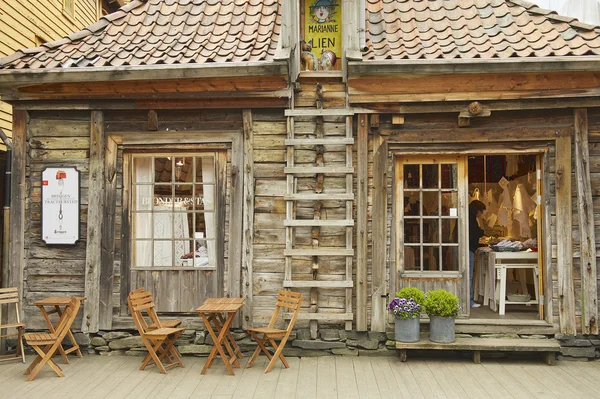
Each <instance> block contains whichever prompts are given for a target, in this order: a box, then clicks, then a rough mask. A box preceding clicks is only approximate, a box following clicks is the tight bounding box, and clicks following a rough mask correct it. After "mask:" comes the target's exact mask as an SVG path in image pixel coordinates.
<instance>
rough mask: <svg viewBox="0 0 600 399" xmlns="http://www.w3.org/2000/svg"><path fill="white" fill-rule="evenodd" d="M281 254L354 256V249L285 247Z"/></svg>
mask: <svg viewBox="0 0 600 399" xmlns="http://www.w3.org/2000/svg"><path fill="white" fill-rule="evenodd" d="M283 256H354V250H353V249H346V248H306V249H286V250H284V251H283Z"/></svg>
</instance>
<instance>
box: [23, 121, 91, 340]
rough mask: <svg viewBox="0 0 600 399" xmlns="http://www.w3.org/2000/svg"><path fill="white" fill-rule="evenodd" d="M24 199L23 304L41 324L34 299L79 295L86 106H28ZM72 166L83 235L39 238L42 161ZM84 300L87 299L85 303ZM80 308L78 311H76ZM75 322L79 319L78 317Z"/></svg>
mask: <svg viewBox="0 0 600 399" xmlns="http://www.w3.org/2000/svg"><path fill="white" fill-rule="evenodd" d="M27 133H28V139H29V151H28V155H29V157H28V162H27V176H28V179H27V185H26V187H27V202H26V213H27V215H29V217H28V220H27V223H26V230H25V268H24V280H25V281H24V285H25V288H24V296H25V300H24V302H23V310H24V313H25V316H26V317H27V319H26V323H27V327H28V328H31V329H35V328H41V329H43V328H45V327H46V325H45V323H44V321H43V320H42V317H41V315H40V312H39V310H38V309H37V307H35V306H33V302H34V301H36V300H38V299H42V298H46V297H48V296H53V295H56V296H65V295H83V293H84V277H85V271H84V270H85V259H86V237H85V235H86V231H87V205H88V183H89V177H88V176H89V175H88V172H89V152H90V150H89V147H90V113H89V112H60V111H56V112H50V111H47V112H46V111H44V112H39V111H34V112H30V121H29V125H28V129H27ZM58 166H66V167H69V166H72V167H76V168H77V170H79V172H80V175H79V176H80V187H81V199H80V201H81V210H80V216H81V219H80V220H81V226H80V235H81V240H79V241H78V242H77V244H75V245H73V246H71V245H66V246H62V245H61V246H58V245H56V246H52V245H46V244H45V243H44V242H43V241H42V239H41V173H42V170H43V169H44V168H46V167H58ZM84 306H85V305H84ZM82 313H83V312H80V317H81V314H82ZM75 325H76V326H77V328H79V326H81V319H78V320H76V324H75Z"/></svg>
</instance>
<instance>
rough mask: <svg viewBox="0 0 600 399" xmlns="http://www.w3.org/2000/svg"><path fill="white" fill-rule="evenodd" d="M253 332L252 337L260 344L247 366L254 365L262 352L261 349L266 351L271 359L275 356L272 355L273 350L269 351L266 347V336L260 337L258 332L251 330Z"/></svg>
mask: <svg viewBox="0 0 600 399" xmlns="http://www.w3.org/2000/svg"><path fill="white" fill-rule="evenodd" d="M251 334H252V339H253V340H255V341H256V343H257V344H258V348H256V350H255V351H254V353H253V354H252V357H251V358H250V360H249V361H248V365H247V366H246V367H247V368H250V367H252V365H253V364H254V362H255V361H256V358H257V357H258V355H259V354H260V352H261V351H262V352H264V354H265V355H267V357H268V358H269V360H271V358H272V357H273V356H272V355H271V352H269V350H268V349H267V348H266V347H265V342H266V338H264V337H263V338H260V337H259V336H258V334H257V333H255V332H251Z"/></svg>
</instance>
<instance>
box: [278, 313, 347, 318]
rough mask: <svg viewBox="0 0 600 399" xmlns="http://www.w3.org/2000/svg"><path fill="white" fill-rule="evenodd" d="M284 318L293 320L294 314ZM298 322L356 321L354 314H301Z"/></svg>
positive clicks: (286, 315)
mask: <svg viewBox="0 0 600 399" xmlns="http://www.w3.org/2000/svg"><path fill="white" fill-rule="evenodd" d="M283 317H284V318H285V319H287V320H289V319H291V318H292V313H284V315H283ZM297 319H298V320H354V314H353V313H325V312H323V313H304V312H300V313H298V316H297Z"/></svg>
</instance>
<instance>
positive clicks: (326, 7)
mask: <svg viewBox="0 0 600 399" xmlns="http://www.w3.org/2000/svg"><path fill="white" fill-rule="evenodd" d="M304 4H305V6H304V7H305V9H304V16H305V17H304V38H303V41H302V45H301V47H302V53H301V61H302V62H301V63H302V69H303V70H306V71H329V70H341V69H342V66H341V63H342V7H341V0H306V1H305V2H304Z"/></svg>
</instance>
